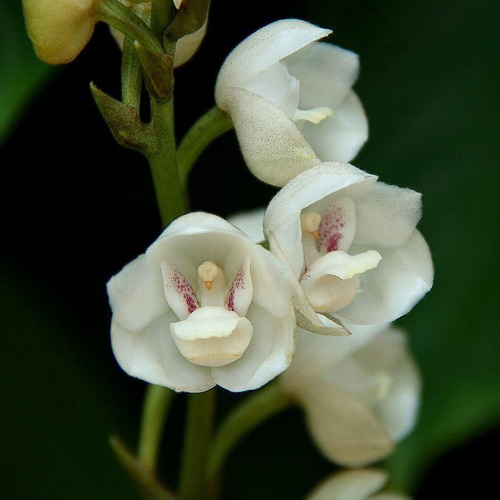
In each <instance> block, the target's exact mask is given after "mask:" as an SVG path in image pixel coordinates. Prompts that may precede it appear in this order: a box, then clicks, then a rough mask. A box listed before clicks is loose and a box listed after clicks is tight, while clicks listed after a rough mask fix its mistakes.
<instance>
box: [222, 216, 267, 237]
mask: <svg viewBox="0 0 500 500" xmlns="http://www.w3.org/2000/svg"><path fill="white" fill-rule="evenodd" d="M265 210H266V209H265V208H263V207H262V208H255V209H252V210H247V211H244V212H236V213H234V214H232V215H230V216H229V217H227V220H228V221H229V222H230V223H231V224H234V225H235V226H236V227H237V228H239V229H241V230H242V231H243V232H244V233H245V234H246V235H247V236H249V237H250V238H251V239H252V241H254V242H255V243H260V242H261V241H263V240H264V229H263V227H262V222H263V220H264V212H265Z"/></svg>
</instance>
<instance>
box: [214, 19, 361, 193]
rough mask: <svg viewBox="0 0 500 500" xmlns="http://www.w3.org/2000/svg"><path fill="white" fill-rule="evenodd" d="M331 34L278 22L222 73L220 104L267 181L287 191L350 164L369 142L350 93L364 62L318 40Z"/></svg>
mask: <svg viewBox="0 0 500 500" xmlns="http://www.w3.org/2000/svg"><path fill="white" fill-rule="evenodd" d="M330 33H331V31H330V30H328V29H323V28H320V27H318V26H315V25H313V24H310V23H307V22H305V21H301V20H297V19H285V20H281V21H277V22H274V23H272V24H269V25H268V26H265V27H264V28H262V29H260V30H258V31H256V32H255V33H254V34H252V35H251V36H249V37H248V38H247V39H245V40H244V41H243V42H242V43H240V44H239V45H238V46H237V47H236V48H235V49H234V50H233V51H232V52H231V53H230V54H229V56H228V57H227V59H226V60H225V62H224V64H223V65H222V67H221V69H220V72H219V75H218V78H217V82H216V87H215V100H216V103H217V105H218V106H219V107H220V108H221V109H222V110H224V111H226V112H227V113H229V115H230V116H231V118H232V120H233V123H234V128H235V131H236V134H237V137H238V140H239V143H240V147H241V150H242V153H243V156H244V158H245V160H246V163H247V164H248V167H249V168H250V170H251V171H252V172H253V174H254V175H255V176H256V177H258V178H259V179H261V180H262V181H264V182H267V183H269V184H272V185H275V186H283V185H284V184H285V183H286V182H287V181H289V180H290V179H292V178H293V177H294V176H296V175H297V174H298V173H300V172H302V171H303V170H305V169H307V168H310V167H312V166H314V165H316V164H318V163H320V162H321V161H331V160H340V161H350V160H352V159H353V158H354V157H355V156H356V154H357V153H358V151H359V149H360V148H361V146H362V145H363V144H364V142H365V141H366V139H367V137H368V125H367V119H366V116H365V112H364V110H363V107H362V105H361V103H360V101H359V99H358V97H357V96H356V94H355V93H354V92H353V91H352V90H351V87H352V85H353V83H354V82H355V81H356V79H357V77H358V72H359V61H358V56H357V55H356V54H355V53H353V52H350V51H348V50H344V49H342V48H340V47H337V46H334V45H331V44H329V43H324V42H318V41H317V40H319V39H321V38H324V37H326V36H328V35H329V34H330Z"/></svg>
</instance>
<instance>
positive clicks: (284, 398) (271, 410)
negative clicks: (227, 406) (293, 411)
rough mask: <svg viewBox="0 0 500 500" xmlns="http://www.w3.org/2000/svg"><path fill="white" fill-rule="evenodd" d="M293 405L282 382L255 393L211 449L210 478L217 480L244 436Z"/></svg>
mask: <svg viewBox="0 0 500 500" xmlns="http://www.w3.org/2000/svg"><path fill="white" fill-rule="evenodd" d="M291 406H293V400H292V399H291V398H290V397H289V396H288V395H287V394H285V393H284V392H283V391H282V389H281V386H280V384H279V381H275V382H272V383H270V384H268V385H267V386H266V387H264V388H262V389H260V390H258V391H255V392H253V393H252V394H251V395H250V396H248V397H247V399H246V400H245V401H243V402H242V403H241V404H240V405H239V406H238V407H236V409H235V410H233V412H232V413H230V414H229V416H228V417H226V419H225V420H224V421H223V422H222V424H221V425H220V427H219V429H218V430H217V433H216V435H215V438H214V439H213V441H212V444H211V447H210V455H209V457H208V464H207V478H208V480H209V481H215V480H216V479H217V476H218V475H219V474H220V473H221V471H222V468H223V466H224V463H225V461H226V459H227V457H228V456H229V454H230V453H231V451H232V450H233V448H234V447H235V446H236V444H237V443H238V442H240V441H241V439H242V438H243V436H245V435H246V434H247V433H248V432H250V431H251V430H253V429H254V428H255V427H257V426H258V425H259V424H261V423H262V422H264V421H265V420H267V419H268V418H270V417H272V416H273V415H275V414H277V413H280V412H281V411H283V410H285V409H287V408H289V407H291Z"/></svg>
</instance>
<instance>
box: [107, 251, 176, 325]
mask: <svg viewBox="0 0 500 500" xmlns="http://www.w3.org/2000/svg"><path fill="white" fill-rule="evenodd" d="M107 292H108V297H109V303H110V306H111V310H112V311H113V316H114V320H115V321H117V322H118V323H120V324H121V325H122V327H123V328H126V329H127V330H130V331H135V332H137V331H139V330H141V329H142V328H144V327H145V326H147V325H148V324H149V323H151V322H152V321H154V320H155V319H156V318H158V317H159V316H161V315H163V314H165V313H166V312H167V311H168V310H169V307H168V304H167V301H166V300H165V294H164V292H163V282H162V277H161V272H160V266H159V263H157V262H156V261H155V260H154V259H150V258H149V257H148V256H147V255H140V256H139V257H137V258H136V259H135V260H133V261H132V262H130V263H129V264H127V265H126V266H125V267H124V268H123V269H122V270H121V271H120V272H119V273H118V274H116V275H115V276H113V277H112V278H111V279H110V280H109V281H108V284H107Z"/></svg>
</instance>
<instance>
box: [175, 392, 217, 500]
mask: <svg viewBox="0 0 500 500" xmlns="http://www.w3.org/2000/svg"><path fill="white" fill-rule="evenodd" d="M214 407H215V389H211V390H209V391H205V392H202V393H199V394H190V395H189V401H188V416H187V421H186V434H185V439H184V446H183V456H182V464H181V475H180V480H179V494H180V497H181V498H182V499H183V500H200V499H203V498H205V495H206V478H207V475H206V466H207V456H208V452H209V446H210V441H211V437H212V424H213V419H214Z"/></svg>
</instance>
